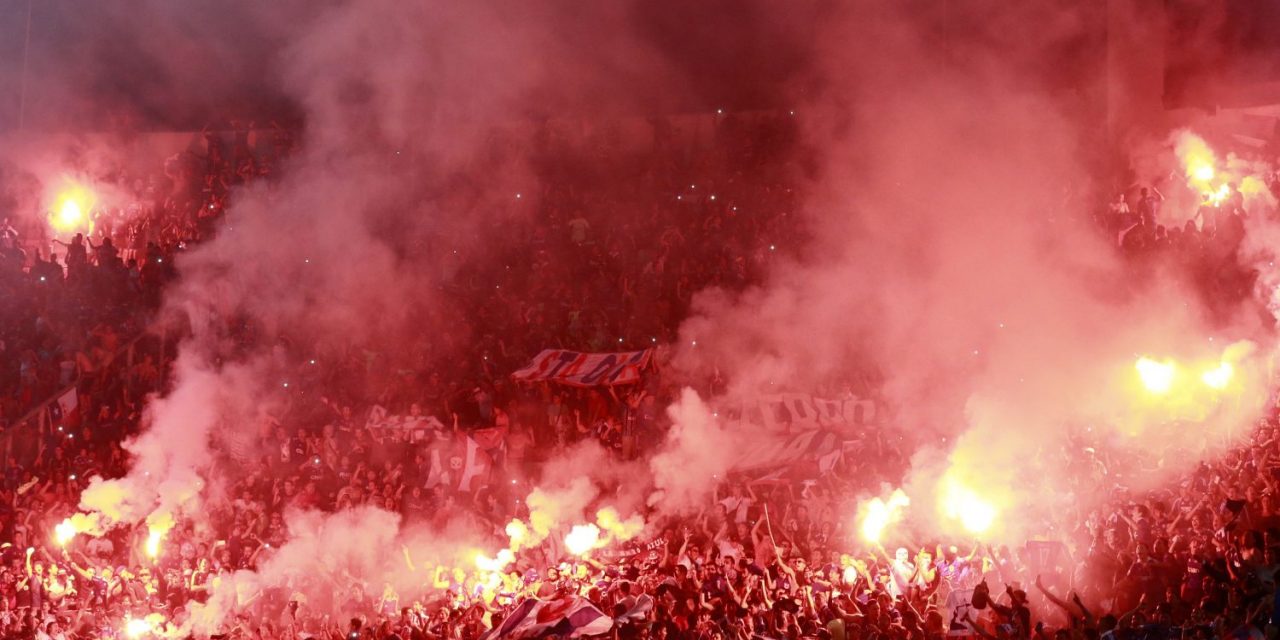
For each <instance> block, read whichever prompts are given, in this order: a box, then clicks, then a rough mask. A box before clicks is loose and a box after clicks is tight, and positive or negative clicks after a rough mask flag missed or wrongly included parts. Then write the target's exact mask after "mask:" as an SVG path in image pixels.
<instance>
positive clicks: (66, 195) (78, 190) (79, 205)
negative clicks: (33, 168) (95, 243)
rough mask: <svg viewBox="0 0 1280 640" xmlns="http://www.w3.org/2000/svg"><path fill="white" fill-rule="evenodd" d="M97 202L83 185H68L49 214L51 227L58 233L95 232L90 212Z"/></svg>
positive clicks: (55, 201) (55, 200)
mask: <svg viewBox="0 0 1280 640" xmlns="http://www.w3.org/2000/svg"><path fill="white" fill-rule="evenodd" d="M95 200H96V198H95V197H94V195H93V192H91V191H89V189H87V188H86V187H84V186H83V185H80V184H77V183H74V182H71V183H68V185H67V187H66V188H64V189H63V190H62V191H60V192H59V193H58V195H57V197H56V198H55V199H54V203H53V209H52V212H51V213H50V214H49V225H50V226H51V227H53V230H54V231H55V232H57V233H65V234H70V233H77V232H91V231H93V223H92V221H91V220H89V211H90V210H91V209H93V204H94V202H95Z"/></svg>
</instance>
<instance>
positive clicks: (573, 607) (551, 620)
mask: <svg viewBox="0 0 1280 640" xmlns="http://www.w3.org/2000/svg"><path fill="white" fill-rule="evenodd" d="M612 628H613V619H612V618H610V617H608V616H606V615H605V614H604V612H602V611H600V610H599V609H597V608H596V607H595V606H594V605H592V604H591V602H590V601H588V600H587V599H586V598H583V597H581V596H577V595H565V596H561V597H559V598H556V599H554V600H538V599H536V598H529V599H526V600H525V601H524V602H521V603H520V604H519V605H517V606H516V608H515V609H513V610H512V611H511V613H510V614H508V615H507V617H506V618H505V619H504V620H503V621H502V624H499V625H498V626H497V627H495V628H493V629H490V630H489V632H488V633H485V634H484V635H483V636H481V637H480V638H481V640H503V639H506V638H510V639H511V640H516V639H519V638H545V637H556V638H582V637H586V636H596V635H600V634H602V633H606V632H608V631H609V630H610V629H612Z"/></svg>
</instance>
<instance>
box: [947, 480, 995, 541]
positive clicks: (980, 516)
mask: <svg viewBox="0 0 1280 640" xmlns="http://www.w3.org/2000/svg"><path fill="white" fill-rule="evenodd" d="M941 497H942V501H943V502H942V506H943V512H944V513H945V514H946V515H947V517H949V518H951V519H953V520H959V521H960V524H961V526H963V527H964V528H965V530H966V531H968V532H969V533H985V532H986V531H987V530H988V529H990V528H991V525H992V524H994V523H995V521H996V507H995V505H993V504H991V503H990V502H988V501H987V500H985V499H983V498H982V497H981V496H979V495H978V494H977V492H975V491H974V490H973V489H970V488H969V487H966V486H964V485H962V484H960V482H959V481H958V480H955V479H954V478H952V479H949V480H947V481H946V483H945V486H944V489H943V491H942V494H941Z"/></svg>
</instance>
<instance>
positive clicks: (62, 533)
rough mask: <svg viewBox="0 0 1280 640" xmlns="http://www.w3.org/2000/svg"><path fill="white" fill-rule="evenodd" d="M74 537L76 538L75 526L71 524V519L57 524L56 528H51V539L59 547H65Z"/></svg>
mask: <svg viewBox="0 0 1280 640" xmlns="http://www.w3.org/2000/svg"><path fill="white" fill-rule="evenodd" d="M74 537H76V526H75V525H74V524H71V518H67V519H66V520H63V521H62V522H59V523H58V526H56V527H54V528H53V539H54V540H55V541H57V543H58V544H59V545H60V546H64V547H65V546H66V545H67V543H68V542H71V539H72V538H74Z"/></svg>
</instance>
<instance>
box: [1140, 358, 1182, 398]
mask: <svg viewBox="0 0 1280 640" xmlns="http://www.w3.org/2000/svg"><path fill="white" fill-rule="evenodd" d="M1133 366H1134V368H1135V369H1137V370H1138V377H1139V378H1140V379H1141V380H1142V386H1144V387H1146V389H1147V391H1150V392H1151V393H1156V394H1165V393H1168V392H1169V389H1172V388H1173V378H1174V374H1175V373H1176V371H1177V367H1176V366H1175V365H1174V364H1173V361H1172V360H1165V361H1164V362H1157V361H1155V360H1152V359H1151V358H1146V357H1143V358H1138V361H1137V362H1135V363H1134V365H1133Z"/></svg>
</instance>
